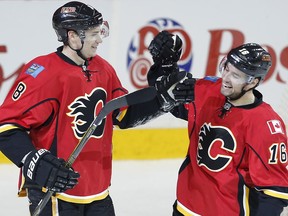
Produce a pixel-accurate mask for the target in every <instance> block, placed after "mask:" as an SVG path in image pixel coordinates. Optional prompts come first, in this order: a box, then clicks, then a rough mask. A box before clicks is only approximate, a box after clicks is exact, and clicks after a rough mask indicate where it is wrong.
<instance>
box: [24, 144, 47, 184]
mask: <svg viewBox="0 0 288 216" xmlns="http://www.w3.org/2000/svg"><path fill="white" fill-rule="evenodd" d="M46 154H49V151H47V150H46V149H40V150H34V151H32V152H30V153H29V154H28V155H27V157H26V159H25V162H24V173H23V175H24V176H25V178H27V177H28V179H29V180H31V181H34V180H35V178H36V171H37V169H38V166H39V161H40V160H41V158H43V157H44V155H46Z"/></svg>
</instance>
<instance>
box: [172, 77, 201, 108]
mask: <svg viewBox="0 0 288 216" xmlns="http://www.w3.org/2000/svg"><path fill="white" fill-rule="evenodd" d="M195 82H196V79H194V78H193V76H192V74H191V73H186V77H185V78H184V79H183V80H182V81H181V82H179V83H178V84H177V85H176V86H175V88H174V89H173V91H172V93H173V95H174V98H175V101H177V102H179V103H190V102H192V101H194V88H195Z"/></svg>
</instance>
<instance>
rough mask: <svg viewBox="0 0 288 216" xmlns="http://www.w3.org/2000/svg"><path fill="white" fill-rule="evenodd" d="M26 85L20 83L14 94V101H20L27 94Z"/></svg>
mask: <svg viewBox="0 0 288 216" xmlns="http://www.w3.org/2000/svg"><path fill="white" fill-rule="evenodd" d="M25 90H26V85H25V84H24V83H23V82H19V83H18V85H17V87H16V89H15V91H14V93H13V94H12V99H13V100H14V101H16V100H18V99H19V98H20V96H21V95H22V94H23V93H24V92H25Z"/></svg>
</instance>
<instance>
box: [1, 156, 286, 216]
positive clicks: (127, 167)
mask: <svg viewBox="0 0 288 216" xmlns="http://www.w3.org/2000/svg"><path fill="white" fill-rule="evenodd" d="M181 163H182V160H180V159H171V160H139V161H114V162H113V177H112V186H111V188H110V194H111V196H112V199H113V201H114V205H115V210H116V215H117V216H156V215H157V216H171V215H172V205H173V203H174V200H175V186H176V181H177V172H178V169H179V167H180V165H181ZM17 179H18V169H17V168H16V167H15V166H13V165H3V164H2V165H0V215H1V216H28V215H29V213H28V202H27V199H26V198H18V197H17V182H18V180H17ZM281 216H288V211H286V212H285V213H282V215H281Z"/></svg>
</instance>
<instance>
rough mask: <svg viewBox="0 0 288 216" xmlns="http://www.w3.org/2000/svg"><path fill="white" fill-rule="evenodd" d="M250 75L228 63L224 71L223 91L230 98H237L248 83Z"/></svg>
mask: <svg viewBox="0 0 288 216" xmlns="http://www.w3.org/2000/svg"><path fill="white" fill-rule="evenodd" d="M247 79H248V76H247V75H246V74H245V73H243V72H242V71H240V70H238V69H237V68H236V67H234V66H233V65H232V64H230V63H228V64H227V65H226V67H225V69H224V70H223V72H222V86H221V93H222V94H223V95H224V96H226V97H228V98H231V99H233V98H237V97H238V95H240V94H241V92H242V91H243V88H244V87H245V86H246V85H247Z"/></svg>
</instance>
